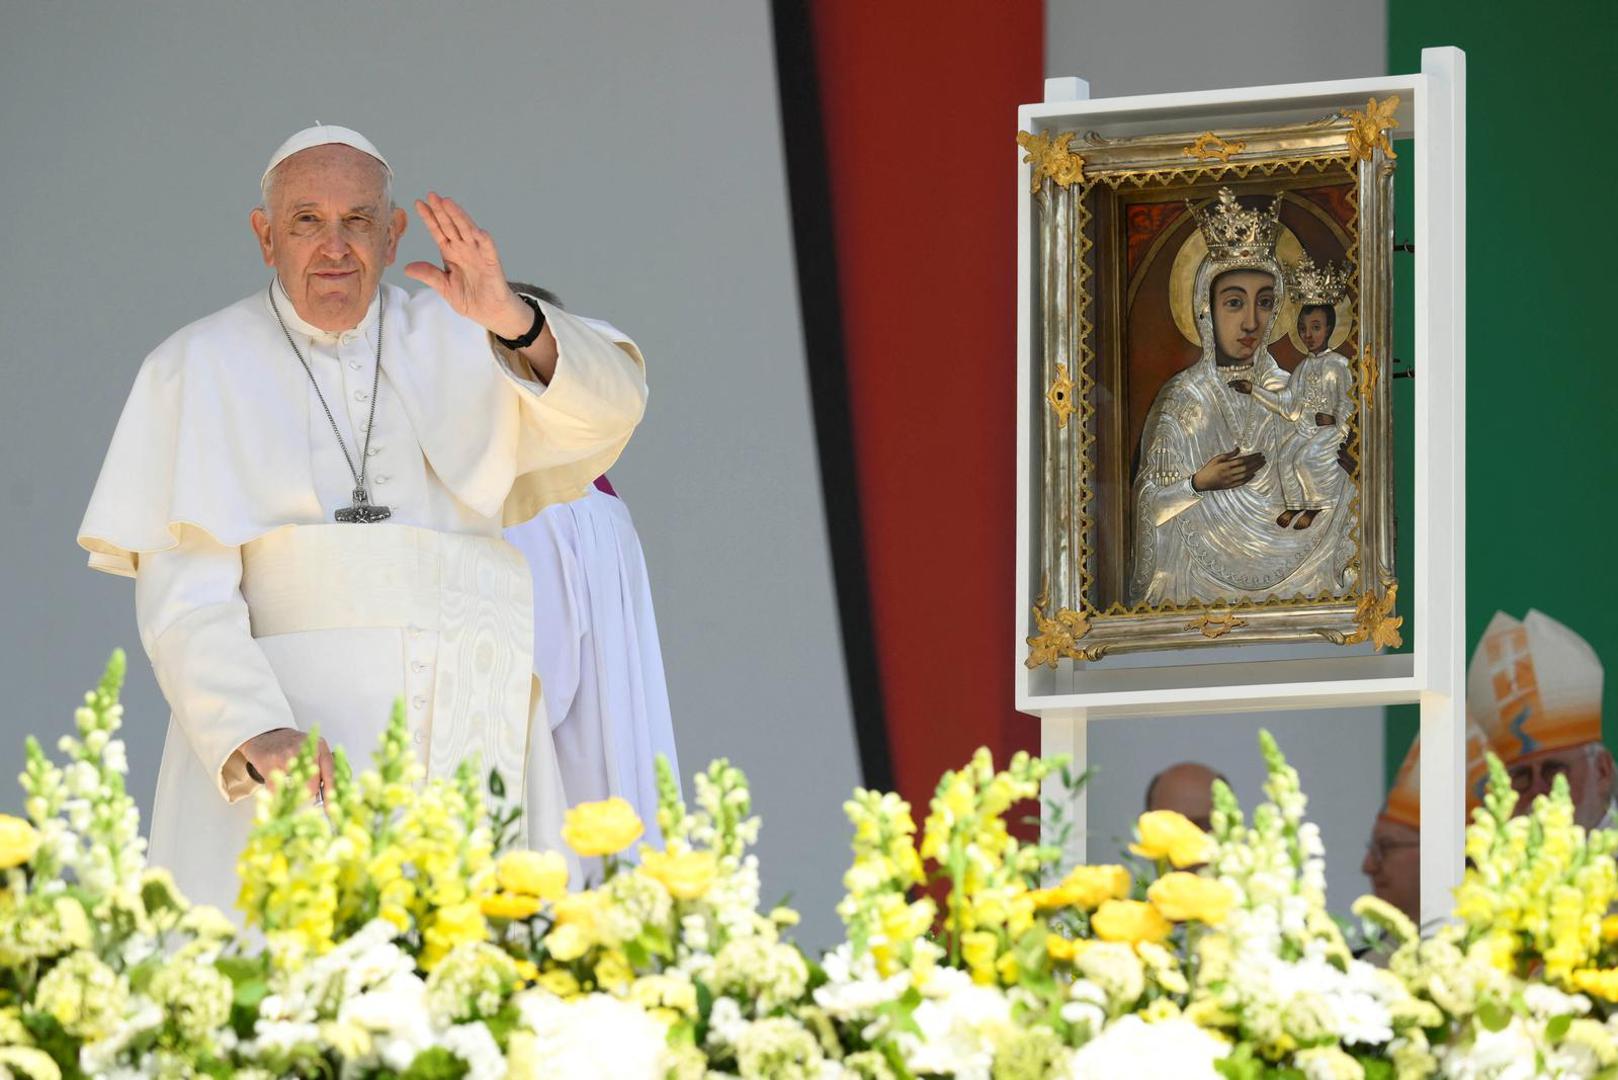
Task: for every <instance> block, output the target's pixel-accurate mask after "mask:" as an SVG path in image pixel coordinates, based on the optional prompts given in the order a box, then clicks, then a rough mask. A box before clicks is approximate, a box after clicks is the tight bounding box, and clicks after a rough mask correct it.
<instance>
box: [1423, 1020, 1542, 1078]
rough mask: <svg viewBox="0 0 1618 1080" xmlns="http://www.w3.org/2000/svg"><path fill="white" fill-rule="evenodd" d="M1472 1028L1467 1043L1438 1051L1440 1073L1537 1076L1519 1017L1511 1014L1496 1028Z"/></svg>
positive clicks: (1528, 1038)
mask: <svg viewBox="0 0 1618 1080" xmlns="http://www.w3.org/2000/svg"><path fill="white" fill-rule="evenodd" d="M1475 1027H1476V1032H1475V1037H1474V1038H1473V1040H1472V1043H1471V1045H1469V1046H1460V1045H1457V1046H1449V1047H1442V1048H1440V1049H1439V1050H1438V1059H1439V1075H1440V1076H1443V1077H1447V1078H1448V1080H1532V1078H1534V1077H1536V1076H1538V1075H1539V1070H1538V1069H1537V1068H1536V1067H1535V1064H1534V1058H1535V1050H1536V1048H1535V1046H1534V1040H1533V1038H1532V1036H1530V1035H1529V1034H1528V1031H1527V1029H1526V1028H1524V1027H1523V1023H1522V1021H1521V1020H1520V1019H1517V1018H1515V1017H1513V1018H1512V1021H1511V1023H1509V1024H1507V1025H1506V1026H1505V1027H1503V1028H1501V1029H1500V1030H1499V1031H1489V1030H1487V1029H1486V1028H1484V1027H1483V1026H1482V1025H1475Z"/></svg>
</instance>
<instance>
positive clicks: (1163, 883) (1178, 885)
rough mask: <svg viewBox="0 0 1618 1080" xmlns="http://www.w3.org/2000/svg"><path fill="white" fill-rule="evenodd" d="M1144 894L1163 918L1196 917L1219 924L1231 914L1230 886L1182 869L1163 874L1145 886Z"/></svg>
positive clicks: (1185, 919) (1232, 900)
mask: <svg viewBox="0 0 1618 1080" xmlns="http://www.w3.org/2000/svg"><path fill="white" fill-rule="evenodd" d="M1146 898H1147V899H1148V900H1150V901H1151V902H1152V906H1153V907H1155V908H1157V910H1158V911H1160V912H1162V913H1163V915H1164V916H1165V917H1166V918H1169V919H1173V920H1174V921H1175V922H1191V921H1196V922H1200V923H1203V924H1205V925H1207V926H1218V925H1219V924H1220V923H1222V922H1224V921H1225V916H1226V915H1228V914H1230V908H1231V905H1232V904H1233V903H1235V901H1236V897H1235V894H1233V893H1232V892H1231V891H1230V889H1229V888H1227V887H1226V886H1225V885H1222V884H1221V883H1219V882H1217V881H1214V880H1213V879H1212V878H1205V877H1201V876H1199V875H1197V874H1188V873H1186V872H1185V871H1183V870H1176V871H1174V872H1173V873H1168V874H1164V875H1163V876H1162V877H1160V878H1158V879H1157V880H1156V881H1154V882H1152V887H1151V888H1149V889H1147V890H1146Z"/></svg>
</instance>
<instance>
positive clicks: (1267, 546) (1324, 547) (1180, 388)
mask: <svg viewBox="0 0 1618 1080" xmlns="http://www.w3.org/2000/svg"><path fill="white" fill-rule="evenodd" d="M1280 204H1281V196H1277V197H1276V198H1275V200H1274V201H1273V202H1272V203H1271V204H1270V205H1269V206H1268V207H1267V208H1264V209H1249V208H1246V207H1244V206H1242V204H1241V203H1239V202H1238V201H1237V199H1236V196H1235V195H1234V194H1233V193H1232V192H1231V191H1230V190H1229V189H1228V188H1222V189H1221V190H1220V191H1219V194H1218V197H1217V198H1216V199H1214V200H1213V201H1212V202H1211V203H1209V204H1208V205H1206V206H1203V207H1200V208H1199V207H1196V206H1193V207H1192V210H1193V213H1195V215H1196V219H1197V225H1198V228H1199V229H1200V230H1201V234H1202V238H1203V240H1204V241H1205V242H1206V244H1207V248H1208V252H1207V254H1206V255H1205V256H1203V258H1202V261H1201V262H1200V263H1199V264H1198V266H1197V271H1196V276H1195V279H1194V283H1193V285H1192V290H1191V301H1190V302H1191V306H1192V315H1193V317H1194V321H1195V324H1196V328H1197V335H1198V337H1199V338H1200V341H1201V346H1202V355H1201V356H1199V357H1198V358H1197V360H1196V361H1195V362H1194V363H1193V364H1192V365H1191V366H1190V367H1187V368H1185V369H1184V370H1183V371H1180V372H1178V373H1176V374H1175V375H1174V376H1173V377H1171V378H1170V379H1169V380H1168V382H1166V383H1165V384H1164V385H1163V388H1162V390H1160V391H1159V392H1158V395H1157V398H1156V400H1155V401H1153V403H1152V408H1151V411H1150V412H1148V413H1147V416H1146V424H1145V427H1144V428H1143V429H1142V433H1141V453H1140V465H1139V471H1138V472H1137V474H1136V477H1135V484H1134V493H1133V495H1134V502H1133V505H1134V514H1135V518H1134V524H1135V545H1134V562H1133V565H1132V568H1131V573H1130V587H1129V595H1130V600H1131V602H1132V603H1136V604H1147V605H1150V606H1152V607H1158V606H1163V605H1176V606H1180V605H1194V604H1215V603H1220V602H1228V601H1232V600H1244V599H1252V600H1263V599H1269V598H1272V597H1274V598H1293V597H1309V598H1315V597H1321V596H1325V595H1338V594H1340V593H1342V592H1344V591H1345V590H1346V589H1347V588H1348V587H1349V586H1350V585H1351V584H1352V582H1351V581H1349V580H1348V578H1349V576H1350V575H1351V574H1352V570H1351V569H1350V567H1349V563H1350V558H1351V556H1352V553H1353V552H1352V542H1351V535H1350V533H1351V530H1350V529H1349V528H1348V524H1349V521H1350V519H1351V516H1352V509H1351V506H1350V502H1351V500H1347V499H1345V500H1342V501H1341V502H1340V503H1339V505H1337V506H1336V507H1333V508H1331V509H1329V510H1327V511H1325V512H1324V513H1323V514H1321V515H1320V517H1319V518H1318V519H1317V520H1316V522H1315V523H1314V525H1315V527H1314V528H1311V529H1309V530H1304V531H1299V530H1289V529H1284V528H1281V527H1279V526H1277V524H1276V518H1277V516H1278V515H1279V514H1280V513H1281V512H1282V510H1283V509H1285V507H1284V499H1283V494H1282V490H1281V482H1280V478H1279V475H1278V469H1277V468H1276V467H1275V466H1274V465H1272V462H1276V461H1279V460H1280V457H1281V452H1282V450H1283V449H1284V448H1285V447H1286V446H1287V441H1288V440H1289V439H1295V438H1297V433H1296V432H1295V431H1294V430H1293V426H1292V425H1289V424H1287V423H1286V422H1285V421H1284V420H1282V419H1280V418H1279V417H1277V416H1276V415H1275V414H1273V413H1272V412H1270V411H1268V410H1266V409H1265V408H1264V407H1263V406H1262V405H1261V404H1260V403H1259V402H1258V401H1256V400H1254V398H1253V396H1252V395H1250V394H1245V393H1240V392H1238V390H1236V389H1233V388H1232V384H1233V383H1237V384H1241V383H1245V384H1247V385H1248V386H1249V387H1251V386H1260V387H1264V388H1265V389H1268V390H1271V391H1279V390H1282V389H1284V388H1285V387H1286V385H1287V380H1288V375H1287V372H1286V371H1285V370H1284V369H1283V368H1282V367H1281V366H1280V365H1279V364H1277V363H1276V362H1275V360H1274V358H1272V357H1271V356H1270V353H1269V348H1268V342H1269V340H1270V338H1271V334H1272V331H1273V330H1274V328H1275V324H1276V318H1277V315H1278V313H1279V312H1280V311H1281V308H1282V306H1283V304H1284V302H1285V299H1286V282H1285V277H1284V275H1283V273H1282V268H1281V264H1280V262H1279V261H1278V260H1277V258H1276V253H1275V248H1276V241H1277V238H1278V236H1279V235H1280V232H1281V222H1280V215H1279V209H1280Z"/></svg>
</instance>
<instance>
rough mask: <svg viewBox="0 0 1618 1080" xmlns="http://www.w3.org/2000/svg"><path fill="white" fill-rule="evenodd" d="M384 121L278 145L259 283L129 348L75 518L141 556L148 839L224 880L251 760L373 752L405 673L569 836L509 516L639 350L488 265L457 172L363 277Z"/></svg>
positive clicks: (597, 416) (114, 568)
mask: <svg viewBox="0 0 1618 1080" xmlns="http://www.w3.org/2000/svg"><path fill="white" fill-rule="evenodd" d="M391 185H392V173H391V170H390V169H389V168H388V166H387V163H386V161H384V160H383V158H382V155H381V154H380V153H379V152H378V151H377V150H376V148H375V147H374V146H373V145H372V144H371V143H370V142H369V141H368V140H366V139H365V138H364V137H363V136H361V135H360V134H358V133H357V132H354V131H351V130H349V129H346V128H336V127H320V126H317V127H315V128H310V129H306V130H304V131H302V132H299V133H298V134H296V135H294V136H293V137H292V138H291V139H289V140H288V141H287V142H286V143H285V144H283V146H282V147H281V148H280V149H279V150H278V151H277V152H276V154H275V155H274V156H273V157H272V159H271V162H270V167H269V168H268V169H266V170H265V173H264V176H263V178H262V181H261V186H262V194H263V203H262V205H261V206H260V207H259V208H258V209H256V210H254V211H253V214H252V226H253V230H254V233H255V235H256V236H257V238H258V240H259V243H260V246H261V248H262V253H263V257H264V262H265V264H266V265H267V266H269V267H272V268H273V269H274V275H273V277H272V280H271V282H270V283H269V285H268V286H267V287H266V288H261V289H258V290H256V291H255V292H253V293H252V294H251V295H249V296H247V297H244V298H243V299H241V300H239V301H237V302H236V303H234V304H232V305H230V306H229V307H227V308H225V309H224V310H222V311H219V312H216V313H214V314H213V315H209V316H207V317H206V318H204V319H201V320H200V321H198V322H195V323H193V324H191V325H190V326H187V327H185V328H184V329H182V330H180V331H178V332H177V333H176V334H174V335H173V336H172V337H170V338H169V339H168V340H167V341H165V342H164V343H163V344H162V345H160V346H159V347H158V348H157V349H156V350H155V351H154V352H153V353H152V354H151V355H150V356H148V357H147V358H146V361H145V363H144V364H143V365H142V366H141V369H140V371H139V373H138V374H137V376H136V378H135V384H134V388H133V389H132V390H131V392H130V395H129V400H128V402H127V403H126V405H125V407H124V412H123V415H122V417H121V418H120V420H119V422H118V427H117V430H116V431H115V433H114V434H113V438H112V443H111V447H110V448H109V450H108V452H107V456H106V461H105V463H104V465H103V466H102V472H101V476H100V479H99V480H98V481H97V484H96V488H95V491H94V494H93V495H92V496H91V499H90V505H89V508H88V510H87V511H86V513H85V517H84V522H83V524H82V525H81V527H80V529H79V536H78V540H79V543H80V545H82V546H83V547H84V548H85V549H87V550H88V551H89V552H90V565H91V566H92V567H94V568H95V569H98V570H104V571H107V572H110V573H114V574H122V575H125V576H132V577H134V578H135V579H136V581H135V603H136V619H137V623H138V625H139V629H140V635H141V640H142V643H143V644H144V645H145V647H146V651H147V653H148V655H149V656H150V657H151V661H152V666H153V669H154V671H155V673H156V675H157V680H158V683H159V685H160V686H161V687H162V690H163V693H164V696H165V697H166V698H167V699H168V703H169V705H170V708H171V710H172V714H173V715H172V718H171V720H170V723H169V728H168V738H167V742H166V744H165V747H164V752H163V761H162V765H161V769H160V772H159V775H158V784H157V795H156V800H155V805H154V808H153V814H152V821H151V847H150V855H151V859H152V861H153V862H154V863H156V864H158V865H164V866H168V867H169V868H171V869H172V870H173V872H174V874H175V877H176V880H177V881H178V883H179V884H180V886H181V887H182V888H183V889H184V890H185V891H186V892H187V893H188V894H189V895H190V896H191V897H192V898H193V899H194V900H197V901H200V902H207V903H213V904H218V905H220V906H222V907H225V908H227V909H229V908H230V907H231V906H233V904H234V901H235V896H236V893H237V883H236V879H235V861H236V857H237V855H238V853H239V851H240V849H241V846H242V844H243V841H244V840H245V837H246V833H247V830H248V827H249V825H250V822H251V817H252V812H253V811H252V806H253V800H251V799H249V798H248V796H249V795H251V794H252V793H253V791H254V790H255V788H256V787H257V786H258V781H257V780H256V779H255V778H256V777H270V776H272V774H273V773H274V772H275V770H277V769H280V768H282V767H284V766H285V765H286V764H287V763H288V762H289V761H290V759H291V757H292V756H293V755H294V754H295V753H296V752H297V750H298V749H299V747H300V746H301V745H302V744H303V743H304V742H305V741H306V735H305V733H306V732H308V731H309V730H311V729H313V728H315V727H316V726H318V728H319V733H320V735H321V738H322V749H323V752H322V759H321V760H322V776H321V778H320V780H319V781H318V782H317V785H315V786H317V787H318V784H320V783H326V782H328V781H329V772H330V767H331V763H330V757H329V754H327V753H325V752H324V750H325V747H326V746H327V745H328V744H329V745H332V746H336V745H341V746H343V747H346V749H347V751H348V753H349V754H350V755H351V757H352V758H354V759H355V763H356V766H359V765H363V764H364V763H365V762H366V760H367V759H368V758H369V755H370V754H371V752H372V750H373V748H374V746H375V744H376V742H377V739H378V736H379V734H380V732H381V731H382V729H383V727H384V726H385V724H386V722H387V718H388V716H389V713H390V710H391V707H392V705H393V703H394V701H395V700H397V699H400V698H403V700H404V702H405V708H406V712H407V718H408V723H409V728H410V732H411V738H412V740H413V741H414V743H415V744H416V746H417V748H418V752H419V754H420V756H421V758H422V760H423V762H424V763H425V764H426V766H427V771H428V775H429V776H446V775H450V774H452V773H453V772H454V771H455V769H456V767H457V766H458V765H459V763H460V762H461V761H463V760H466V759H468V758H469V757H471V756H472V755H476V756H477V758H478V759H479V760H480V761H481V763H482V766H483V768H485V769H489V768H495V769H499V770H500V771H501V773H502V774H503V776H504V777H505V778H506V780H507V786H508V791H510V792H512V793H514V794H515V795H516V797H518V798H520V799H521V800H522V805H523V807H524V810H525V829H526V839H527V841H528V842H529V843H530V844H531V845H532V846H536V847H555V846H559V843H558V834H559V829H560V824H561V815H562V813H563V811H564V809H565V806H566V803H565V796H564V793H563V789H562V786H561V781H560V776H559V773H558V769H557V763H556V755H555V750H554V746H553V743H552V740H551V730H550V724H549V722H548V720H547V718H546V716H545V707H544V699H543V697H542V695H541V694H540V693H539V691H538V687H537V680H536V679H535V678H534V675H533V663H532V660H533V655H532V653H533V648H532V633H533V612H532V603H533V597H532V592H531V587H530V581H529V575H528V570H527V567H526V565H525V563H524V561H523V559H522V556H521V555H520V554H518V552H517V551H516V550H515V549H513V548H512V547H511V546H510V545H509V544H507V543H505V541H504V540H503V539H502V538H501V529H502V528H503V526H505V525H506V524H508V523H515V522H520V521H527V520H529V519H530V518H532V517H533V516H534V515H535V514H536V513H537V512H538V511H539V510H540V509H542V508H543V507H544V506H546V505H548V504H550V503H553V502H563V501H567V500H571V499H576V498H578V497H579V495H580V494H582V493H583V492H584V491H585V490H586V489H587V488H588V487H589V486H590V483H591V481H592V480H593V479H594V478H595V477H597V476H599V475H601V474H602V473H603V472H604V471H605V470H606V468H607V467H608V466H609V465H610V464H611V463H612V462H613V461H614V460H615V459H616V458H617V456H618V454H619V452H620V451H621V450H622V449H623V446H624V444H625V443H626V442H627V440H628V438H629V435H630V432H631V431H632V430H633V428H634V427H635V425H636V424H637V423H638V422H639V419H640V416H641V414H642V412H643V410H644V407H645V395H646V389H645V380H644V370H643V361H642V358H641V356H640V353H639V352H638V350H637V349H636V348H635V346H634V344H633V343H632V342H631V341H630V340H629V339H628V338H626V337H625V336H624V335H622V334H620V333H619V332H618V331H616V330H614V329H613V328H612V327H611V326H608V325H606V324H605V323H599V322H594V321H591V320H588V319H583V318H579V317H576V316H574V315H570V314H568V313H567V312H565V311H563V310H561V309H560V308H557V307H555V306H554V305H551V304H550V303H548V302H546V301H545V300H543V299H540V298H525V297H522V296H519V295H517V294H516V293H515V292H514V291H512V290H511V289H510V287H509V286H508V285H507V282H506V274H505V272H504V270H503V269H502V266H501V261H500V257H499V254H498V252H497V250H496V248H495V244H494V241H493V240H492V239H491V238H490V236H489V234H488V233H487V232H486V231H485V230H483V229H481V228H479V227H478V226H477V225H476V224H475V223H474V222H473V221H472V219H471V217H470V216H469V215H468V214H467V213H466V212H465V210H463V209H462V208H461V207H459V206H458V205H456V204H455V203H454V202H453V201H452V200H450V199H446V198H441V197H439V196H438V195H437V194H429V195H428V196H427V197H426V198H425V199H421V200H417V201H416V202H415V210H416V212H417V214H418V215H419V216H420V218H421V220H422V222H423V224H424V225H425V226H426V228H427V230H428V232H429V233H430V234H431V236H432V238H433V240H434V241H435V242H436V243H437V245H438V248H439V251H440V254H441V257H442V260H443V265H441V266H440V265H435V264H433V263H426V262H417V263H412V264H410V265H409V266H408V267H406V269H405V273H406V275H407V276H408V277H411V278H413V279H415V280H417V281H420V282H422V283H424V284H425V285H427V286H429V288H427V289H424V290H421V291H419V292H417V293H415V294H413V295H412V294H409V293H407V292H406V291H405V290H403V289H400V288H397V287H395V286H392V285H385V284H383V283H382V281H381V278H382V271H383V268H384V267H386V266H389V265H391V264H392V262H393V260H394V257H395V253H396V250H397V245H398V240H399V237H400V235H401V234H402V233H403V232H404V230H405V226H406V223H407V219H406V215H405V214H404V212H403V211H402V210H400V209H398V208H397V207H395V206H394V204H393V200H392V193H391Z"/></svg>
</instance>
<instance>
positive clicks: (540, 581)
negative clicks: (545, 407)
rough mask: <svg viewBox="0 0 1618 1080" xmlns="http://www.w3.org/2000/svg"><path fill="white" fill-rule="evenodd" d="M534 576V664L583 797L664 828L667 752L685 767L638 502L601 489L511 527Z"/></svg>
mask: <svg viewBox="0 0 1618 1080" xmlns="http://www.w3.org/2000/svg"><path fill="white" fill-rule="evenodd" d="M506 539H507V540H508V541H510V542H511V544H512V545H513V546H515V547H516V548H517V550H519V551H521V552H522V553H523V556H524V557H525V558H526V559H527V560H528V566H529V569H530V570H531V571H532V573H533V581H534V612H535V625H534V670H535V671H537V672H539V676H540V685H541V686H542V687H543V689H544V694H545V705H546V709H547V711H548V712H549V713H550V722H551V731H552V734H553V737H554V738H555V740H556V756H557V760H558V763H559V764H560V766H561V771H562V786H563V788H564V790H566V792H567V795H568V799H569V800H570V801H572V802H575V803H577V802H582V801H589V800H598V799H606V798H609V797H611V796H613V795H618V796H621V797H623V798H624V799H627V800H628V801H629V802H630V804H631V805H633V806H634V807H635V810H636V812H637V813H638V814H640V817H641V820H642V821H644V822H645V823H646V833H647V836H646V841H647V842H648V843H650V844H652V845H654V846H657V845H659V844H660V843H661V840H660V834H659V833H658V829H657V773H656V767H655V761H656V758H657V755H658V754H662V755H664V756H665V757H667V758H668V760H669V764H670V765H671V766H673V767H674V770H675V775H676V776H678V775H679V762H678V761H677V760H676V758H675V754H674V722H673V719H672V717H671V716H670V712H669V694H668V685H667V683H666V681H665V680H664V676H663V653H662V650H661V648H660V647H659V645H658V638H657V619H656V617H655V616H654V615H653V613H652V590H651V585H650V583H649V581H648V578H647V574H646V559H645V557H644V555H642V553H641V546H640V538H639V537H638V536H636V535H635V523H634V522H633V521H632V520H631V519H630V516H629V508H628V507H627V506H625V505H624V504H623V502H622V501H621V500H619V499H618V498H616V497H615V496H612V495H608V494H607V493H606V492H603V491H600V490H597V489H596V488H595V487H591V489H590V490H589V491H587V492H586V493H585V495H584V497H583V498H582V499H575V500H574V501H572V502H568V503H561V504H558V505H555V506H548V507H546V508H545V509H544V510H542V511H540V513H539V516H538V517H535V518H534V519H533V520H532V521H529V522H526V523H524V524H522V525H515V526H512V527H511V528H509V529H507V530H506Z"/></svg>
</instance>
